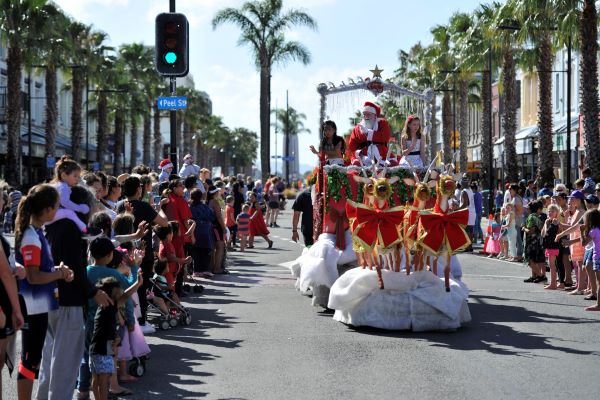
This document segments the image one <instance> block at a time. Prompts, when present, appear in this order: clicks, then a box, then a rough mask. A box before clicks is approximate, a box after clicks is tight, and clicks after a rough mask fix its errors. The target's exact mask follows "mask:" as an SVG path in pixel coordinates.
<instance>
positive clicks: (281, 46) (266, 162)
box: [212, 0, 317, 180]
mask: <svg viewBox="0 0 600 400" xmlns="http://www.w3.org/2000/svg"><path fill="white" fill-rule="evenodd" d="M282 6H283V2H282V0H254V1H248V2H245V3H244V4H243V5H242V6H241V7H240V8H239V9H236V8H225V9H223V10H221V11H219V12H218V13H217V14H216V15H215V17H214V18H213V20H212V25H213V29H216V27H217V26H219V25H221V24H223V23H225V22H230V23H233V24H235V25H237V26H238V27H239V28H240V29H241V31H242V34H241V36H240V39H239V41H238V43H239V44H243V45H249V46H250V47H251V49H252V53H253V56H254V57H253V61H254V64H255V65H256V67H257V69H258V70H259V71H260V159H261V168H262V176H263V179H264V180H266V178H267V177H268V175H269V169H270V155H271V154H270V142H271V138H270V112H271V111H270V110H271V69H272V67H273V66H274V65H276V64H282V65H283V64H286V63H287V62H289V61H300V62H301V63H302V64H304V65H307V64H308V63H309V62H310V53H309V51H308V49H307V48H306V47H305V46H304V45H303V44H302V43H300V42H297V41H286V39H285V36H284V32H286V31H287V30H288V29H290V28H291V27H294V26H302V25H304V26H307V27H309V28H311V29H316V27H317V23H316V22H315V21H314V20H313V18H312V17H311V16H310V15H308V14H307V13H305V12H303V11H300V10H288V11H287V12H285V13H284V12H283V10H282Z"/></svg>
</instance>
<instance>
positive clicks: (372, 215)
mask: <svg viewBox="0 0 600 400" xmlns="http://www.w3.org/2000/svg"><path fill="white" fill-rule="evenodd" d="M372 72H373V73H374V76H373V78H370V79H365V80H363V79H360V78H359V80H358V82H355V81H351V82H350V83H349V84H346V83H343V84H342V85H340V86H338V87H336V86H335V85H333V84H329V85H326V84H321V85H319V86H318V92H319V94H320V95H321V113H320V117H321V123H323V121H324V120H325V117H326V108H327V99H328V97H331V96H336V95H338V94H343V93H349V92H359V93H360V91H363V92H364V91H368V92H370V93H372V94H373V95H375V96H379V95H380V94H382V93H384V92H385V93H388V98H392V99H394V100H395V101H397V102H398V103H400V104H403V105H405V109H406V111H407V112H406V114H408V113H409V112H410V113H412V114H413V117H412V118H418V119H420V120H421V121H423V128H424V129H423V137H425V138H426V137H428V135H429V132H430V130H431V107H432V98H433V91H432V90H427V91H425V92H423V93H417V92H414V91H411V90H408V89H404V88H402V87H399V86H397V85H395V84H393V83H391V82H384V81H383V80H382V79H381V75H380V72H381V70H379V69H378V68H377V67H376V68H375V70H372ZM335 102H336V100H334V103H335ZM409 110H410V111H409ZM362 111H363V114H364V115H365V117H364V119H363V121H361V122H360V123H359V124H357V125H356V127H355V128H354V129H353V131H352V134H351V136H350V139H349V143H348V148H349V150H350V157H349V160H348V163H347V165H343V166H342V165H328V164H327V162H326V160H325V159H324V157H320V162H319V166H318V167H317V169H316V170H315V172H314V173H313V176H312V180H313V183H314V186H313V199H314V201H313V203H314V204H313V205H314V207H313V213H314V238H315V244H314V245H313V246H311V247H310V248H309V249H305V250H304V252H303V254H302V255H301V256H300V257H299V258H298V259H297V260H296V261H295V262H294V263H293V265H292V273H293V274H294V276H296V277H297V278H298V280H297V288H298V289H299V290H300V291H302V292H307V291H311V293H312V295H313V305H318V306H322V307H325V308H329V309H332V310H335V313H334V319H335V320H337V321H340V322H343V323H346V324H349V325H352V326H370V327H376V328H383V329H399V330H413V331H425V330H440V329H456V328H458V327H460V326H461V325H462V324H463V323H465V322H467V321H469V320H470V314H469V309H468V304H467V296H468V289H467V287H466V286H465V285H464V284H463V283H462V282H460V280H457V279H453V278H456V276H454V275H453V274H452V272H454V271H453V270H451V268H450V266H451V265H453V264H455V263H456V261H455V260H454V261H455V262H454V263H453V262H452V261H453V257H454V255H455V254H456V253H457V252H460V251H462V250H463V249H464V248H466V247H467V246H468V245H469V244H470V242H469V239H468V236H467V235H466V234H465V230H464V228H465V225H466V223H467V219H466V217H465V212H467V213H468V211H467V210H460V211H456V212H455V211H453V210H451V209H450V206H449V204H448V199H449V194H450V193H451V192H453V190H454V188H455V186H456V183H455V177H454V176H453V175H452V174H451V172H453V171H451V170H452V167H451V166H450V165H447V166H443V167H442V168H441V171H438V170H437V169H435V168H434V164H435V160H434V162H432V164H431V165H430V166H429V168H427V167H425V168H423V167H421V168H418V167H414V166H413V165H412V164H411V163H410V162H407V160H405V159H404V157H402V151H401V150H402V149H396V150H399V151H397V152H396V153H395V152H394V150H395V148H396V147H397V146H395V143H394V142H393V141H390V132H389V125H388V124H387V121H386V120H385V118H384V116H382V115H381V110H380V108H379V106H378V105H377V104H376V103H375V102H369V101H367V102H365V103H364V105H363V110H362ZM369 113H371V114H373V115H375V117H376V120H375V121H373V122H372V123H371V124H366V122H369V121H366V119H367V116H368V115H370V114H369ZM396 154H398V155H396ZM467 217H468V215H467ZM454 258H455V257H454ZM438 266H439V267H440V268H439V271H438V268H437V267H438ZM453 269H454V268H453ZM457 269H458V268H457ZM437 274H440V275H442V278H440V277H438V275H437Z"/></svg>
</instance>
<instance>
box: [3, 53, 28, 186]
mask: <svg viewBox="0 0 600 400" xmlns="http://www.w3.org/2000/svg"><path fill="white" fill-rule="evenodd" d="M22 62H23V59H22V53H21V48H20V47H14V46H12V45H10V44H9V48H8V58H7V59H6V69H7V75H8V88H7V89H8V90H7V97H8V99H7V107H6V121H7V123H6V124H7V130H8V132H7V133H8V137H7V144H6V165H5V167H4V168H5V177H6V181H7V182H8V183H9V184H10V185H12V186H16V187H18V186H20V185H21V108H22V104H21V103H22V97H21V64H22Z"/></svg>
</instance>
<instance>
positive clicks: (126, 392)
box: [109, 388, 133, 397]
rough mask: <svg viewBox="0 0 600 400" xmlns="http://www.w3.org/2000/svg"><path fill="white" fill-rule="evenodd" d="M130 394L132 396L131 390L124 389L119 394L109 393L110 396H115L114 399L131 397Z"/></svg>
mask: <svg viewBox="0 0 600 400" xmlns="http://www.w3.org/2000/svg"><path fill="white" fill-rule="evenodd" d="M132 394H133V392H132V391H131V390H129V389H125V388H123V389H122V390H121V391H119V392H109V395H110V396H115V397H119V396H131V395H132Z"/></svg>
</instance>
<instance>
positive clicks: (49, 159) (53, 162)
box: [46, 156, 56, 168]
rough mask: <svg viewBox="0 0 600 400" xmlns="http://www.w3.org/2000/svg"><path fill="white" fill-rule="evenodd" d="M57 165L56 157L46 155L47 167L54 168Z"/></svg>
mask: <svg viewBox="0 0 600 400" xmlns="http://www.w3.org/2000/svg"><path fill="white" fill-rule="evenodd" d="M55 165H56V157H52V156H48V157H46V168H54V166H55Z"/></svg>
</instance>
